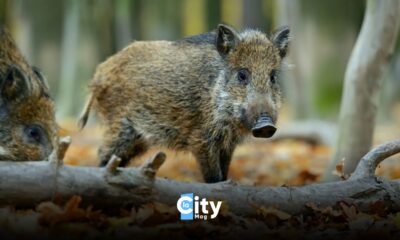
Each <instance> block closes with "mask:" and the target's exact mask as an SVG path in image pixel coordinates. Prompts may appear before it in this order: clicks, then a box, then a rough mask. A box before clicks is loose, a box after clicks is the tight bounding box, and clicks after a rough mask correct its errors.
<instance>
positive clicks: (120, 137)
mask: <svg viewBox="0 0 400 240" xmlns="http://www.w3.org/2000/svg"><path fill="white" fill-rule="evenodd" d="M288 43H289V29H288V28H287V27H282V28H280V29H278V30H277V31H276V32H275V33H274V34H272V36H271V37H270V38H268V37H267V36H266V35H265V34H264V33H262V32H260V31H257V30H252V29H248V30H244V31H241V32H237V31H236V30H235V29H233V28H232V27H230V26H228V25H224V24H220V25H218V27H217V29H216V30H214V31H212V32H208V33H204V34H201V35H197V36H191V37H187V38H183V39H181V40H178V41H137V42H134V43H132V44H131V45H129V46H128V47H126V48H125V49H123V50H121V51H120V52H119V53H117V54H115V55H114V56H112V57H110V58H109V59H107V60H106V61H105V62H103V63H102V64H100V65H99V66H98V67H97V70H96V73H95V74H94V77H93V79H92V81H91V84H90V90H91V97H90V100H89V101H88V103H87V105H86V108H85V109H84V111H83V114H82V116H81V118H80V121H79V125H80V127H81V128H83V127H84V126H85V124H86V121H87V119H88V115H89V112H90V109H91V107H94V108H95V109H96V110H97V112H98V113H99V115H100V117H101V118H102V120H103V122H104V123H105V125H106V126H107V130H106V132H105V136H104V143H103V144H102V146H101V147H100V150H99V157H100V165H101V166H104V165H105V164H106V163H107V161H108V160H109V159H110V157H111V156H112V155H113V154H115V155H116V156H118V157H120V158H121V160H122V161H121V165H122V166H125V165H126V164H127V163H128V161H129V160H130V159H131V158H133V157H136V156H138V155H140V154H142V153H143V152H145V151H146V149H148V147H149V146H154V145H162V146H166V147H169V148H172V149H177V150H187V151H190V152H192V153H193V155H194V156H195V157H196V159H197V161H198V163H199V165H200V167H201V170H202V174H203V177H204V180H205V181H206V182H208V183H212V182H218V181H223V180H225V179H226V178H227V174H228V168H229V164H230V161H231V156H232V153H233V150H234V149H235V147H236V145H237V144H238V143H240V142H241V140H243V139H244V137H245V136H247V135H249V134H252V135H253V136H255V137H262V138H268V137H271V136H272V135H273V134H274V133H275V131H276V128H275V123H276V120H277V110H278V108H279V105H280V91H279V85H278V82H277V81H278V80H277V78H278V75H279V71H280V67H281V64H282V59H283V58H284V57H285V55H286V51H287V48H288Z"/></svg>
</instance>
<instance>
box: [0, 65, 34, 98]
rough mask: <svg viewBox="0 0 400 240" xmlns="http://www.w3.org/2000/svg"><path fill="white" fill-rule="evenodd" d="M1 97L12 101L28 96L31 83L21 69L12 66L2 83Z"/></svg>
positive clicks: (0, 87) (0, 86) (0, 88)
mask: <svg viewBox="0 0 400 240" xmlns="http://www.w3.org/2000/svg"><path fill="white" fill-rule="evenodd" d="M0 84H1V85H0V91H1V94H0V97H1V98H3V99H4V100H9V101H12V100H14V99H17V98H19V97H24V96H26V95H27V94H28V89H29V82H28V79H27V78H26V76H25V74H24V73H23V72H22V71H21V69H20V68H19V67H17V66H15V65H12V66H11V67H10V68H9V69H8V71H7V73H6V74H5V76H4V78H3V79H2V82H1V83H0Z"/></svg>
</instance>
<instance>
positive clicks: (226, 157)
mask: <svg viewBox="0 0 400 240" xmlns="http://www.w3.org/2000/svg"><path fill="white" fill-rule="evenodd" d="M231 159H232V151H227V150H220V153H219V162H220V167H221V174H222V181H226V179H227V178H228V171H229V165H230V164H231Z"/></svg>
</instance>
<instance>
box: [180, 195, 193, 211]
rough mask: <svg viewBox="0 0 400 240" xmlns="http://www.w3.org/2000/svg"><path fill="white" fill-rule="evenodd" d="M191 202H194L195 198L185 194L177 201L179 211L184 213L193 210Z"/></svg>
mask: <svg viewBox="0 0 400 240" xmlns="http://www.w3.org/2000/svg"><path fill="white" fill-rule="evenodd" d="M189 202H193V199H192V198H191V197H189V196H183V197H181V198H179V200H178V202H177V203H176V207H177V208H178V211H179V212H180V213H182V214H189V213H191V212H193V209H192V208H191V207H190V206H191V204H190V203H189Z"/></svg>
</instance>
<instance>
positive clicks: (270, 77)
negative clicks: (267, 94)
mask: <svg viewBox="0 0 400 240" xmlns="http://www.w3.org/2000/svg"><path fill="white" fill-rule="evenodd" d="M276 78H277V76H276V70H272V71H271V74H270V75H269V80H270V81H271V83H272V84H275V83H276Z"/></svg>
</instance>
